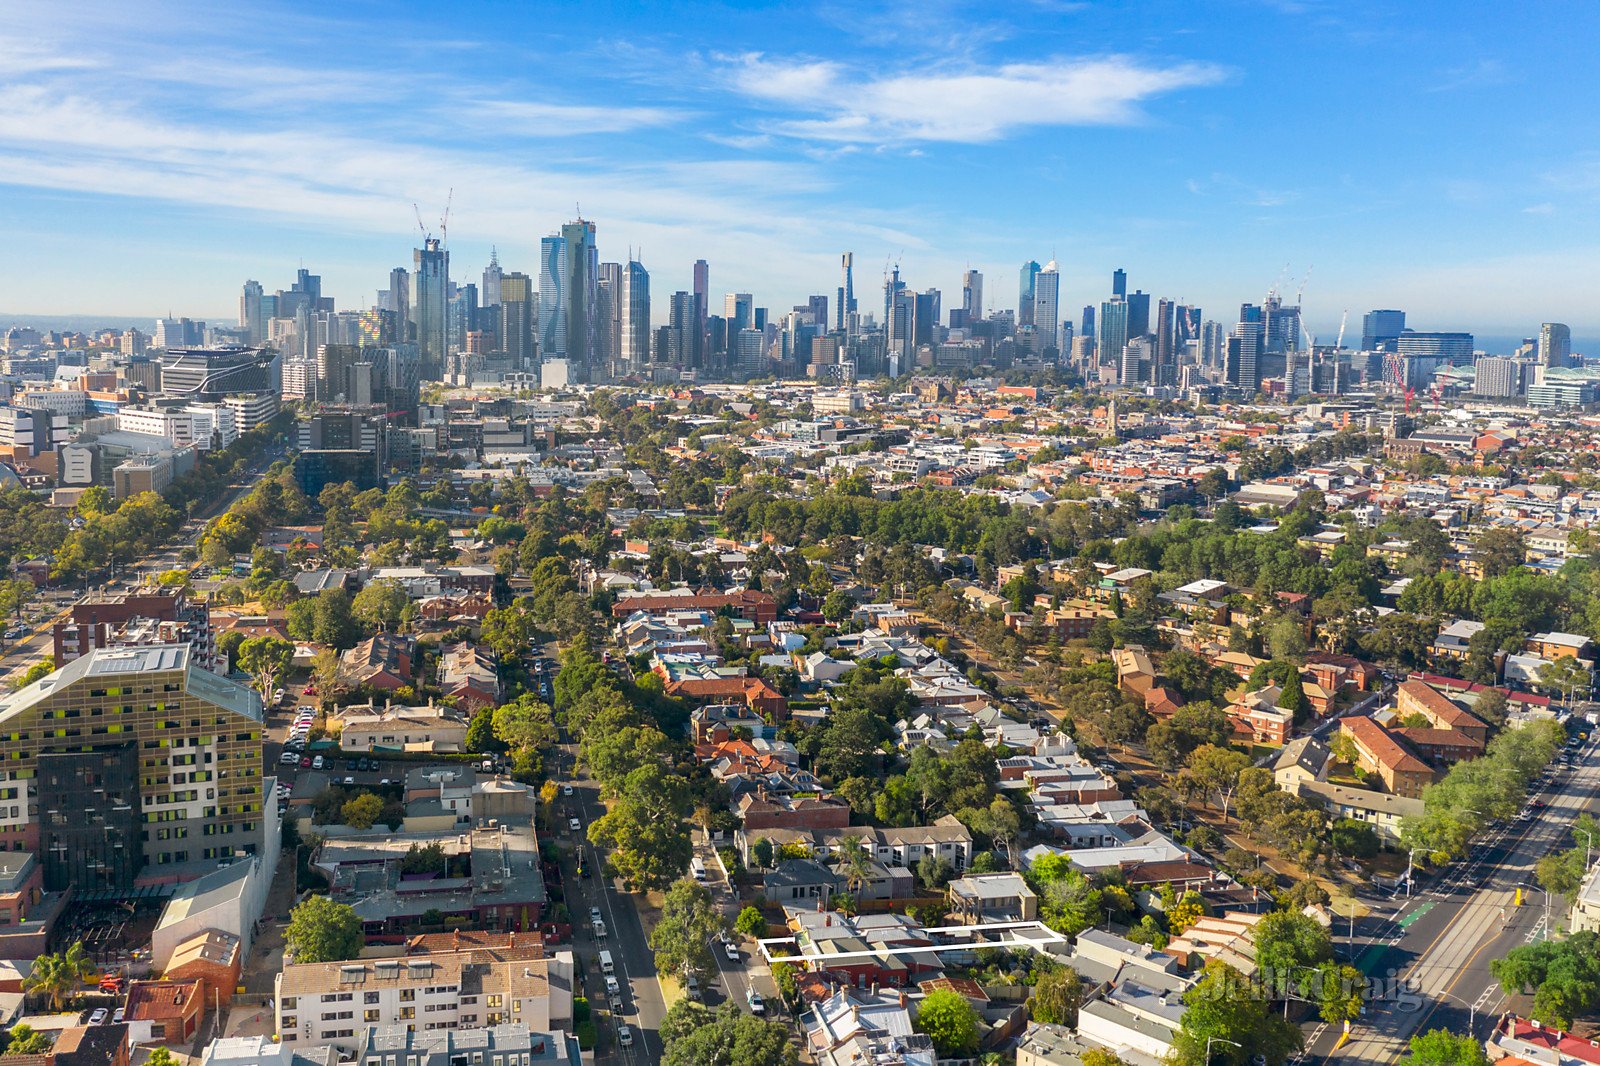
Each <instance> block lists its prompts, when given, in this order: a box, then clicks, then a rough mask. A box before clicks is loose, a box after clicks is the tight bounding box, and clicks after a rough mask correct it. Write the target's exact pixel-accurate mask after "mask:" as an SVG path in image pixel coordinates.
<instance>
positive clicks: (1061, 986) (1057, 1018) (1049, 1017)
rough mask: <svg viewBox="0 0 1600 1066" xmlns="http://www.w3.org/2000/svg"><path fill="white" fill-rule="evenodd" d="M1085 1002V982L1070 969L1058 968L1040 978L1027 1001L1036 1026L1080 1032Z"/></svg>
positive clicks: (1046, 972) (1068, 967)
mask: <svg viewBox="0 0 1600 1066" xmlns="http://www.w3.org/2000/svg"><path fill="white" fill-rule="evenodd" d="M1082 1002H1083V978H1081V977H1079V976H1078V971H1076V970H1074V969H1073V968H1072V967H1070V966H1058V967H1056V968H1055V969H1053V970H1047V971H1045V972H1044V973H1043V974H1041V975H1040V976H1039V980H1038V982H1037V983H1035V984H1034V986H1033V995H1032V996H1030V997H1028V1013H1029V1014H1031V1015H1032V1016H1033V1020H1034V1021H1036V1022H1044V1023H1046V1024H1050V1025H1065V1026H1068V1027H1069V1028H1077V1025H1078V1007H1079V1005H1080V1004H1082Z"/></svg>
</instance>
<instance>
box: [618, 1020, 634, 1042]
mask: <svg viewBox="0 0 1600 1066" xmlns="http://www.w3.org/2000/svg"><path fill="white" fill-rule="evenodd" d="M617 1044H618V1046H620V1047H632V1046H633V1030H632V1029H629V1028H628V1027H627V1026H626V1025H619V1026H617Z"/></svg>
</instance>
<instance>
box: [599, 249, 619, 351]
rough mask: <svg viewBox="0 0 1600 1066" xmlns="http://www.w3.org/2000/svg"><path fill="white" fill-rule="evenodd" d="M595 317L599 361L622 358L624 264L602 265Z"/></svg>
mask: <svg viewBox="0 0 1600 1066" xmlns="http://www.w3.org/2000/svg"><path fill="white" fill-rule="evenodd" d="M595 291H596V297H597V298H596V301H595V303H596V312H595V317H596V319H597V320H598V322H599V328H598V330H597V340H598V344H597V345H596V347H597V348H598V351H597V353H596V358H597V359H598V360H599V361H603V362H610V361H612V360H618V359H621V358H622V314H623V311H622V264H621V263H601V264H600V281H599V284H598V286H597V287H596V290H595Z"/></svg>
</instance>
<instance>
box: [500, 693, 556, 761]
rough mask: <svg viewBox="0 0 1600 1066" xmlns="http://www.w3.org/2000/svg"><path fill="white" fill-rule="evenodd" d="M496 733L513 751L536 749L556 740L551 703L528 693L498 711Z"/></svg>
mask: <svg viewBox="0 0 1600 1066" xmlns="http://www.w3.org/2000/svg"><path fill="white" fill-rule="evenodd" d="M493 723H494V735H495V738H496V739H497V740H499V741H500V742H501V743H502V744H504V745H505V746H506V747H507V748H510V749H512V750H513V751H535V750H538V749H540V748H544V747H548V746H549V745H551V744H554V743H555V741H556V725H555V721H554V720H553V718H552V716H551V713H550V707H549V705H548V704H545V703H542V702H540V701H539V700H538V699H536V698H534V697H533V696H532V695H530V694H528V693H526V692H525V693H523V694H522V695H521V696H518V697H517V699H516V701H515V702H513V703H507V704H504V705H502V706H500V707H498V708H496V709H495V712H494V718H493Z"/></svg>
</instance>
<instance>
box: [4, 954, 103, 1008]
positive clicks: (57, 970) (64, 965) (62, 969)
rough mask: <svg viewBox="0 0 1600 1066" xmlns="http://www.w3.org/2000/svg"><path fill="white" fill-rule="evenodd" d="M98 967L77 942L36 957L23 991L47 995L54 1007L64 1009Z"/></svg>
mask: <svg viewBox="0 0 1600 1066" xmlns="http://www.w3.org/2000/svg"><path fill="white" fill-rule="evenodd" d="M94 969H95V967H94V961H93V960H92V959H90V958H89V953H88V952H87V951H85V950H84V949H83V944H82V943H81V942H79V941H74V942H73V943H72V945H71V946H70V947H68V948H67V949H66V950H65V951H62V952H59V953H57V954H54V955H40V956H39V957H37V958H36V959H34V960H33V969H32V971H31V972H30V973H29V974H28V976H27V977H25V978H23V981H22V990H23V991H24V992H36V993H38V994H40V995H42V996H44V997H45V999H47V1000H48V1001H49V1003H50V1006H51V1008H52V1009H53V1010H55V1011H57V1012H60V1011H61V1010H62V1008H63V1007H64V1006H65V1005H66V1003H67V1002H68V1001H70V1000H71V999H72V997H73V996H74V995H75V994H77V992H78V991H79V990H80V989H81V988H82V987H83V983H84V982H85V981H86V980H88V979H89V975H90V974H92V973H94Z"/></svg>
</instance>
